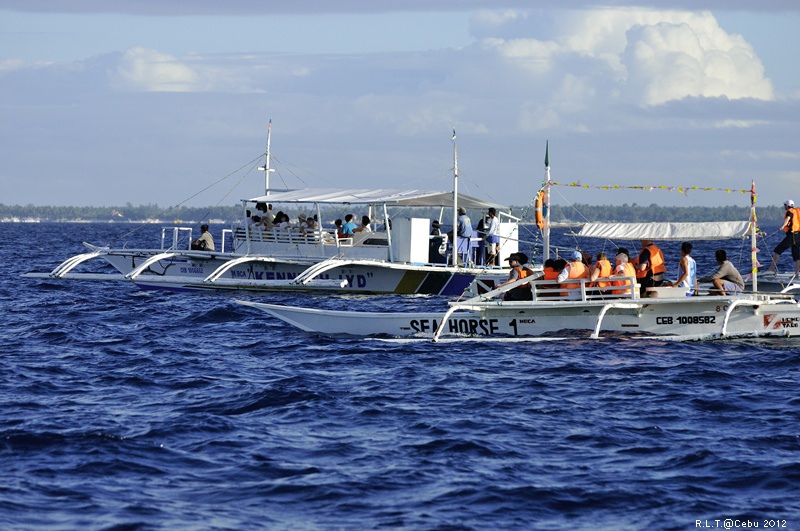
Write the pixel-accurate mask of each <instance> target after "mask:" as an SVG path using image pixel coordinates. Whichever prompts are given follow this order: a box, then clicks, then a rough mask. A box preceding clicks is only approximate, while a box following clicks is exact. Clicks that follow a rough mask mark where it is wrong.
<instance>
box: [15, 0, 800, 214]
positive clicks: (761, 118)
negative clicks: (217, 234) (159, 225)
mask: <svg viewBox="0 0 800 531" xmlns="http://www.w3.org/2000/svg"><path fill="white" fill-rule="evenodd" d="M666 5H669V6H670V7H669V8H666V7H664V6H666ZM556 6H557V7H556ZM797 27H800V2H796V1H795V0H772V1H770V0H762V1H758V2H756V1H754V0H752V1H745V0H676V1H673V2H669V3H666V2H656V1H654V0H652V1H647V0H642V1H640V2H629V1H624V0H609V1H606V2H603V0H597V1H592V2H588V1H582V0H562V1H560V2H540V1H537V0H527V1H523V0H384V1H381V2H376V1H372V0H339V1H336V2H330V1H326V0H294V1H292V2H286V1H284V0H226V1H225V2H219V1H217V0H170V1H169V2H164V1H163V0H71V1H70V2H64V1H63V0H0V138H1V139H2V140H1V141H0V203H2V204H6V205H30V204H33V205H43V206H44V205H65V206H69V205H72V206H124V205H126V204H132V205H151V204H157V205H159V206H162V207H169V206H176V205H186V206H210V205H217V204H222V205H233V204H236V203H237V202H238V201H239V200H240V199H244V198H249V197H254V196H258V195H261V194H263V193H264V186H265V183H264V173H263V172H259V171H258V170H257V166H258V165H259V164H263V163H264V153H265V151H266V138H267V124H268V122H269V121H270V120H272V127H271V130H272V134H271V145H270V147H271V153H272V156H273V162H272V163H271V164H272V166H274V167H275V169H276V171H275V172H274V173H272V174H271V176H270V179H271V182H270V185H271V187H273V188H281V187H289V188H299V187H340V188H403V189H434V190H449V189H452V186H453V167H454V147H455V148H457V151H458V169H459V180H458V181H459V182H458V186H459V191H461V192H464V193H468V194H471V195H474V196H477V197H480V198H485V199H490V200H492V201H496V202H498V203H501V204H507V205H514V206H526V205H530V204H531V203H532V201H533V197H534V195H535V194H536V192H537V190H538V189H539V187H540V185H541V181H542V177H543V174H544V154H545V146H546V145H548V146H549V160H550V166H551V177H552V179H553V180H554V181H555V182H557V183H560V184H559V185H557V186H554V187H553V201H554V202H556V203H561V204H566V205H568V204H572V203H590V204H601V205H602V204H609V205H611V204H613V205H622V204H625V203H629V204H632V203H636V204H639V205H649V204H653V203H655V204H663V205H677V206H703V205H708V206H720V205H739V206H746V205H748V204H749V195H748V194H746V193H743V192H742V191H743V190H749V189H750V185H751V181H753V180H754V181H755V183H756V189H757V192H758V203H759V204H769V205H780V204H782V203H783V201H784V200H785V199H788V198H792V199H794V200H795V201H800V142H798V138H800V134H799V133H800V69H798V68H797V59H796V57H794V55H796V51H797V50H798V49H800V32H797V31H796V28H797ZM454 130H455V132H456V140H455V143H454V142H453V140H452V136H453V131H454ZM569 183H574V184H575V185H580V186H566V184H569ZM698 188H704V189H705V190H700V189H698Z"/></svg>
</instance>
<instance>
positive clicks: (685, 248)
mask: <svg viewBox="0 0 800 531" xmlns="http://www.w3.org/2000/svg"><path fill="white" fill-rule="evenodd" d="M691 255H692V243H691V242H683V243H682V244H681V261H680V262H678V280H676V281H675V283H672V282H667V283H666V285H667V286H675V287H679V288H686V289H687V290H688V291H687V292H686V296H687V297H692V296H694V295H696V294H697V262H695V261H694V258H692V256H691Z"/></svg>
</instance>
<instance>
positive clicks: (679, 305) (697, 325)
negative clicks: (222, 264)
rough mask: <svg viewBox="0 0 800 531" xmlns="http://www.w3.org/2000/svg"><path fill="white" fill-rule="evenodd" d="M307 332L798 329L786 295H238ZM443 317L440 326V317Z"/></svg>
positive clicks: (710, 333)
mask: <svg viewBox="0 0 800 531" xmlns="http://www.w3.org/2000/svg"><path fill="white" fill-rule="evenodd" d="M237 302H239V303H241V304H244V305H247V306H251V307H255V308H258V309H260V310H262V311H265V312H267V313H268V314H270V315H272V316H274V317H277V318H279V319H281V320H283V321H285V322H287V323H289V324H291V325H293V326H296V327H298V328H300V329H302V330H305V331H307V332H317V333H322V334H349V335H362V336H390V337H409V336H412V337H435V336H436V337H482V338H491V337H498V338H500V337H511V338H520V337H522V338H526V337H528V338H531V337H548V336H549V337H603V336H616V335H636V336H647V337H664V338H668V337H673V338H685V339H693V338H697V339H704V338H715V337H737V336H766V335H780V336H786V335H797V334H800V306H798V305H797V304H796V303H795V302H794V301H792V300H786V299H783V300H781V301H773V300H766V299H760V298H750V297H745V298H738V299H737V298H733V297H695V298H691V299H689V300H687V299H686V298H683V299H677V298H676V299H654V300H652V301H650V300H637V301H620V302H603V301H598V302H594V301H593V302H580V301H579V302H570V301H563V302H537V303H530V302H512V303H508V302H493V303H481V304H471V305H469V306H465V307H462V308H459V309H457V310H456V311H453V312H452V313H451V314H449V315H445V313H444V312H411V313H391V312H348V311H329V310H319V309H308V308H297V307H287V306H280V305H272V304H263V303H257V302H249V301H237ZM443 320H444V325H442V322H443Z"/></svg>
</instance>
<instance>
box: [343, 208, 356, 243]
mask: <svg viewBox="0 0 800 531" xmlns="http://www.w3.org/2000/svg"><path fill="white" fill-rule="evenodd" d="M356 228H357V227H356V224H355V223H354V222H353V214H347V215H346V216H345V217H344V225H342V234H344V236H345V238H348V237H351V236H353V234H355V229H356Z"/></svg>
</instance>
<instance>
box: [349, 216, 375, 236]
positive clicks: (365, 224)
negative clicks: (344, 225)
mask: <svg viewBox="0 0 800 531" xmlns="http://www.w3.org/2000/svg"><path fill="white" fill-rule="evenodd" d="M369 223H370V221H369V216H361V226H359V227H356V228H355V229H353V232H354V233H355V232H372V228H371V227H370V226H369Z"/></svg>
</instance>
